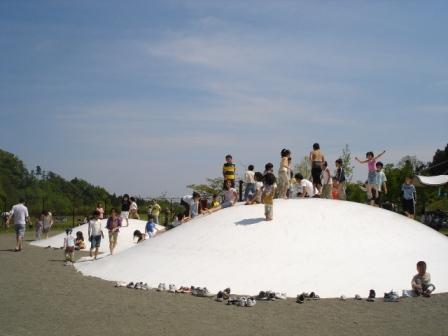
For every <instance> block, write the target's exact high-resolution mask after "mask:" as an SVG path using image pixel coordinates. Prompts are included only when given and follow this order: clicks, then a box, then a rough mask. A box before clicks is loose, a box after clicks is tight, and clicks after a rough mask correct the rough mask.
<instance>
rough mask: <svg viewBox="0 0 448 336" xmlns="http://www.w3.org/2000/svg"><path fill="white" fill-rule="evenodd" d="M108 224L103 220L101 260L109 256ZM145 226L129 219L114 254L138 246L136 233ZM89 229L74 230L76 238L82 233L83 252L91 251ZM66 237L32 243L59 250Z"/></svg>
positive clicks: (160, 227) (124, 221)
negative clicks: (77, 234)
mask: <svg viewBox="0 0 448 336" xmlns="http://www.w3.org/2000/svg"><path fill="white" fill-rule="evenodd" d="M106 223H107V219H103V220H101V225H102V228H103V233H104V239H102V241H101V246H100V248H99V249H98V252H100V253H102V254H103V255H101V256H98V257H99V258H102V257H103V256H105V255H108V254H109V234H108V231H107V229H106ZM122 224H123V225H126V220H123V222H122ZM145 225H146V221H142V220H138V219H129V226H124V227H122V228H120V233H119V238H118V239H119V242H118V244H117V247H116V249H115V251H114V253H120V252H123V251H125V250H127V249H129V248H131V247H134V246H135V245H136V244H135V242H136V240H134V239H133V234H134V231H135V230H140V232H145ZM88 227H89V225H88V224H82V225H79V226H76V227H74V228H72V230H73V236H74V237H76V232H78V231H81V232H82V234H83V236H84V241H85V243H86V248H85V249H84V250H82V251H89V249H90V242H89V240H88V239H89V237H88V235H87V234H88ZM156 229H157V230H161V231H164V230H165V227H164V226H162V225H158V224H157V225H156ZM65 236H66V234H65V232H63V233H59V234H57V235H54V236H51V237H49V238H47V239H41V240H36V241H33V242H32V243H31V245H34V246H38V247H48V246H50V247H53V248H59V247H61V246H63V245H64V238H65ZM88 259H90V258H88V257H84V258H82V260H88Z"/></svg>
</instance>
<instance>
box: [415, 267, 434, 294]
mask: <svg viewBox="0 0 448 336" xmlns="http://www.w3.org/2000/svg"><path fill="white" fill-rule="evenodd" d="M417 272H418V273H417V274H416V275H415V276H414V277H413V278H412V282H411V285H412V290H413V291H414V294H415V295H417V296H420V295H423V296H424V297H430V296H431V293H432V292H433V291H434V290H435V289H436V287H435V286H434V285H433V284H432V283H431V275H430V274H429V273H428V272H426V263H425V262H424V261H419V262H418V263H417Z"/></svg>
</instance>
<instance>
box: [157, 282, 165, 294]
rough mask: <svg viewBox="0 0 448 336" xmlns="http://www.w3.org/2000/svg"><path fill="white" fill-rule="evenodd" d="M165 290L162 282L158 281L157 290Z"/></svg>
mask: <svg viewBox="0 0 448 336" xmlns="http://www.w3.org/2000/svg"><path fill="white" fill-rule="evenodd" d="M165 290H166V286H165V284H164V283H163V282H161V283H159V286H158V287H157V291H158V292H163V291H165Z"/></svg>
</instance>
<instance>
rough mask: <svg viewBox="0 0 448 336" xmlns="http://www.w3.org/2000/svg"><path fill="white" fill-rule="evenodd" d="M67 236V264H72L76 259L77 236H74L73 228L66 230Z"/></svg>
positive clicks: (65, 247) (65, 239)
mask: <svg viewBox="0 0 448 336" xmlns="http://www.w3.org/2000/svg"><path fill="white" fill-rule="evenodd" d="M65 233H66V235H67V236H66V237H65V238H64V253H65V265H66V266H68V265H71V264H72V263H73V262H74V261H75V237H73V236H72V229H71V228H68V229H66V230H65Z"/></svg>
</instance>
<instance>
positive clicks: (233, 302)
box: [227, 296, 240, 305]
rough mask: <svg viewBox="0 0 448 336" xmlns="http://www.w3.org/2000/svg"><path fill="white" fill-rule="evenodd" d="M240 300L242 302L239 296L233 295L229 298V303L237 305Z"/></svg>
mask: <svg viewBox="0 0 448 336" xmlns="http://www.w3.org/2000/svg"><path fill="white" fill-rule="evenodd" d="M238 302H240V299H239V298H238V297H235V296H231V297H229V299H228V300H227V304H228V305H236V304H238Z"/></svg>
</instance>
